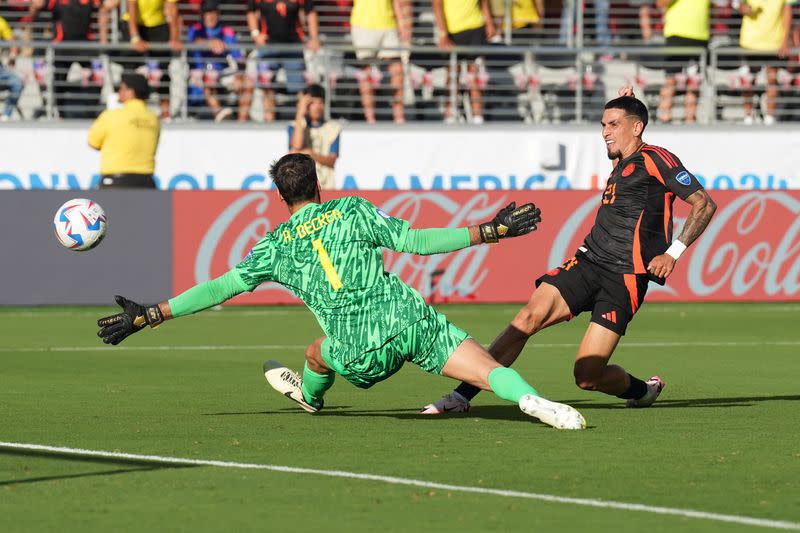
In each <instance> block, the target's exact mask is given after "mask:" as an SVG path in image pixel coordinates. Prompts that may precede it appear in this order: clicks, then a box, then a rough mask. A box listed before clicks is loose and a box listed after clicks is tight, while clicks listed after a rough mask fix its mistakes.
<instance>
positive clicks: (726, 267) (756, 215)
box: [688, 192, 800, 296]
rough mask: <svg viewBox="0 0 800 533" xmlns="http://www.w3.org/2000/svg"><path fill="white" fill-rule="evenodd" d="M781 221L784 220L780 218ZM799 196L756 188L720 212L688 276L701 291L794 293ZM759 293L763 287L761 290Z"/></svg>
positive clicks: (798, 272)
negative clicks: (757, 290) (757, 189)
mask: <svg viewBox="0 0 800 533" xmlns="http://www.w3.org/2000/svg"><path fill="white" fill-rule="evenodd" d="M781 222H782V223H781ZM798 230H800V201H798V200H797V199H796V198H794V197H793V196H791V195H790V194H787V193H783V192H752V193H748V194H744V195H742V196H740V197H738V198H737V199H736V200H734V201H733V202H730V203H729V204H727V205H725V206H723V207H722V208H721V209H720V210H719V211H717V213H716V216H715V217H714V218H713V219H712V221H711V224H710V225H709V226H708V228H707V229H706V231H705V233H704V234H703V236H702V237H700V239H699V240H698V241H697V243H695V245H694V246H693V249H694V250H693V252H694V253H692V255H691V259H690V261H689V272H688V281H689V288H690V289H691V291H692V292H693V293H694V294H696V295H698V296H709V295H713V294H715V293H717V292H720V291H724V290H727V291H730V293H731V294H733V295H734V296H745V295H747V294H749V293H751V292H754V289H758V288H760V289H761V291H763V293H764V294H766V295H768V296H776V295H780V296H795V295H796V294H797V293H798V288H800V254H799V253H798V252H800V241H799V240H798V236H797V235H798ZM759 292H760V291H759Z"/></svg>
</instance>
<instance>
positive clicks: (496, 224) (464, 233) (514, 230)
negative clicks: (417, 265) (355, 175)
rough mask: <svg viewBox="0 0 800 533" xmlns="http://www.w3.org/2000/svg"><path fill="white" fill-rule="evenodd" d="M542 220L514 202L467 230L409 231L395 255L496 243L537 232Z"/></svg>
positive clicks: (531, 207)
mask: <svg viewBox="0 0 800 533" xmlns="http://www.w3.org/2000/svg"><path fill="white" fill-rule="evenodd" d="M541 221H542V217H541V211H540V210H539V208H537V207H536V206H535V205H533V204H525V205H523V206H521V207H517V204H516V202H512V203H510V204H508V205H507V206H506V207H504V208H503V209H501V210H500V211H498V213H497V214H496V215H495V217H494V218H493V219H492V220H490V221H488V222H484V223H483V224H480V225H475V226H469V227H466V228H429V229H410V230H408V233H407V234H406V236H405V239H404V240H403V242H402V243H399V245H398V246H397V248H396V249H397V251H398V252H408V253H412V254H419V255H431V254H440V253H446V252H454V251H456V250H460V249H462V248H466V247H467V246H474V245H476V244H481V243H496V242H498V240H499V239H505V238H508V237H519V236H521V235H526V234H528V233H530V232H532V231H535V230H536V225H537V224H539V223H540V222H541Z"/></svg>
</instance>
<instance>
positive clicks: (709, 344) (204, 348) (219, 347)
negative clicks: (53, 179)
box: [0, 340, 800, 353]
mask: <svg viewBox="0 0 800 533" xmlns="http://www.w3.org/2000/svg"><path fill="white" fill-rule="evenodd" d="M306 346H307V345H306V344H242V345H237V344H201V345H197V346H191V345H160V346H159V345H155V346H38V347H29V346H26V347H19V348H12V347H5V346H3V347H0V353H25V352H105V351H129V352H150V351H177V352H185V351H195V352H213V351H237V350H238V351H260V350H299V349H305V348H306ZM577 346H578V343H575V342H562V343H545V342H536V343H533V344H531V345H530V346H528V347H527V348H526V349H527V350H535V349H537V348H575V347H577ZM761 346H800V340H791V341H663V342H661V341H653V342H626V343H624V344H621V345H620V348H622V349H624V348H691V347H699V348H718V347H728V348H737V347H742V348H746V347H761Z"/></svg>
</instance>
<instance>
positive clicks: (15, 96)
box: [0, 17, 24, 122]
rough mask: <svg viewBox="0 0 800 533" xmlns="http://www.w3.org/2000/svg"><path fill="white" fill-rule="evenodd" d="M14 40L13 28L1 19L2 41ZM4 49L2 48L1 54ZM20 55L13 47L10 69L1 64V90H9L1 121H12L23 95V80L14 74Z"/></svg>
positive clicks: (9, 63) (9, 62)
mask: <svg viewBox="0 0 800 533" xmlns="http://www.w3.org/2000/svg"><path fill="white" fill-rule="evenodd" d="M13 40H14V32H13V30H12V29H11V26H9V25H8V22H6V19H4V18H3V17H0V41H13ZM3 51H4V49H2V48H0V54H2V52H3ZM18 53H19V49H18V48H17V47H16V46H12V47H11V49H10V50H9V51H8V67H4V66H3V64H2V63H0V88H5V89H7V90H8V98H7V99H6V104H5V108H4V109H3V114H2V115H0V121H3V122H5V121H7V120H11V117H12V115H13V114H14V110H15V109H16V108H17V102H18V101H19V97H20V95H22V89H23V87H24V84H23V83H22V78H20V77H19V75H18V74H17V73H16V72H14V70H13V69H14V62H15V61H16V60H17V54H18Z"/></svg>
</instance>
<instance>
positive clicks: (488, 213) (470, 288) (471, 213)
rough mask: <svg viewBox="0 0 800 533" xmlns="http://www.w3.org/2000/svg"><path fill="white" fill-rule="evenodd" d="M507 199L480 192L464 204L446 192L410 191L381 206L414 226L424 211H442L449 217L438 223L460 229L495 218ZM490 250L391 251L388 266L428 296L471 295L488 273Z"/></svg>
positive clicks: (390, 270) (476, 248)
mask: <svg viewBox="0 0 800 533" xmlns="http://www.w3.org/2000/svg"><path fill="white" fill-rule="evenodd" d="M506 202H507V199H506V196H505V195H503V196H500V197H498V198H496V199H495V200H494V201H492V200H490V197H489V194H487V193H479V194H475V195H473V196H471V197H470V199H469V200H468V201H467V202H466V203H463V204H461V203H458V202H456V201H454V200H453V199H452V198H450V197H448V196H447V195H446V194H444V193H439V192H424V193H420V192H415V191H409V192H403V193H399V194H397V195H396V196H394V197H393V198H392V199H391V200H389V201H387V202H385V203H384V204H383V206H382V208H383V209H384V210H385V211H387V212H389V213H391V214H392V215H393V216H395V217H398V218H402V219H405V220H408V221H409V222H410V224H411V226H414V225H415V222H417V221H418V220H419V217H420V216H421V215H422V213H425V212H430V211H431V210H435V211H440V212H442V211H443V212H444V213H446V214H447V216H449V217H450V220H449V221H447V222H446V223H444V224H441V223H440V224H438V225H441V226H442V227H449V228H458V227H463V226H470V225H475V224H479V223H481V222H484V221H485V220H486V219H489V218H491V217H493V216H494V214H495V213H497V211H498V210H499V209H500V208H502V207H503V206H504V205H505V203H506ZM425 225H426V224H424V222H423V224H419V226H420V227H424V226H425ZM488 253H489V247H487V246H477V247H471V248H464V249H463V250H459V251H457V252H453V253H450V254H437V255H430V256H420V255H413V254H395V253H389V254H388V256H387V261H386V267H387V270H388V271H389V272H393V273H395V274H397V275H398V276H400V277H401V278H402V279H403V280H404V281H405V282H406V283H408V284H409V285H411V286H412V287H414V288H415V289H417V290H418V291H419V292H420V294H422V295H423V296H425V297H429V296H432V295H433V294H434V293H436V294H438V295H439V296H442V297H444V298H448V297H450V296H453V295H458V296H462V297H469V296H470V295H472V294H474V293H475V291H477V290H478V288H479V287H480V285H481V283H482V282H483V281H484V280H485V279H486V277H487V276H488V275H489V270H488V268H486V266H485V265H484V263H485V261H486V257H487V254H488Z"/></svg>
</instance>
